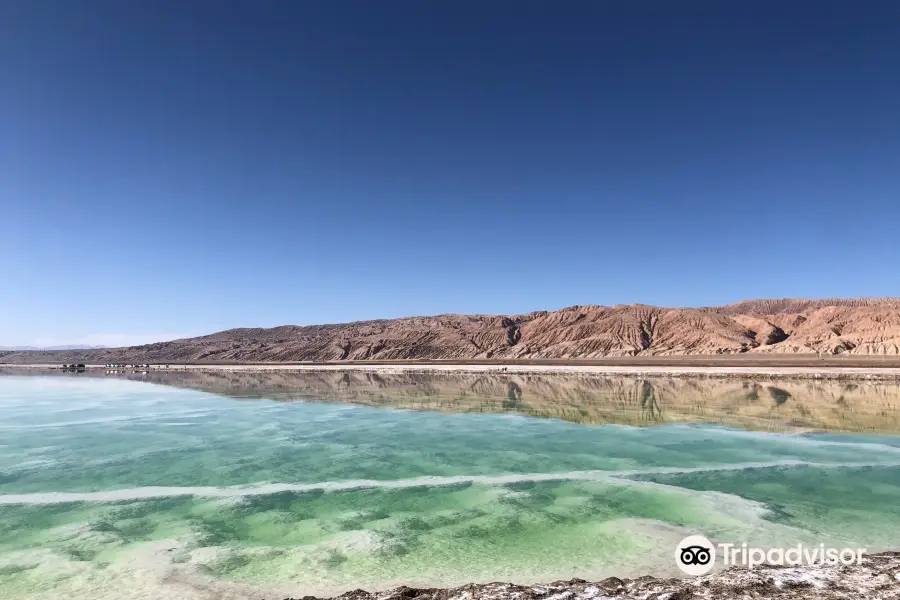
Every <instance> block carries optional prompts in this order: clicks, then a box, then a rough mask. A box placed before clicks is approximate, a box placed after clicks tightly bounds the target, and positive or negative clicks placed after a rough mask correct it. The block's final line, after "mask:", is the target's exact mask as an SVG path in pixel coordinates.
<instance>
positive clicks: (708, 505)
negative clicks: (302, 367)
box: [0, 376, 900, 599]
mask: <svg viewBox="0 0 900 600" xmlns="http://www.w3.org/2000/svg"><path fill="white" fill-rule="evenodd" d="M385 393H387V394H389V393H390V390H389V389H388V390H386V391H385ZM0 411H2V412H0V533H2V535H0V597H3V598H37V597H41V598H48V597H49V598H53V597H59V598H122V597H134V598H186V599H188V598H191V599H192V598H204V597H209V594H210V590H214V592H215V594H217V595H219V596H221V597H232V598H260V597H271V598H275V597H281V594H283V595H288V594H291V595H294V596H300V595H303V594H306V593H318V594H326V593H334V592H340V591H346V590H349V589H354V588H358V587H364V588H369V589H374V588H384V587H388V586H391V585H399V584H409V585H424V586H437V585H453V584H461V583H465V582H469V581H488V580H497V579H503V580H514V581H522V582H531V581H538V580H552V579H559V578H568V577H576V576H577V577H582V578H595V577H602V576H607V575H612V574H616V575H619V576H623V575H626V576H630V575H642V574H648V573H649V574H657V575H674V574H676V571H674V564H673V561H672V550H673V548H674V547H675V544H676V543H677V542H678V541H679V540H680V539H681V538H683V537H685V536H686V535H689V534H694V533H700V534H704V535H706V536H707V537H709V538H711V539H714V540H721V541H730V542H737V543H740V542H743V541H746V542H748V543H749V544H751V545H757V546H771V545H784V544H796V543H798V542H803V543H809V544H815V545H818V544H819V543H827V544H834V545H840V546H845V545H853V546H854V547H857V546H858V547H866V548H868V549H870V550H878V549H886V548H891V547H897V546H900V512H898V510H897V507H896V499H897V498H900V466H898V465H900V437H897V436H892V435H879V436H864V435H834V434H826V433H821V434H803V435H799V434H795V435H788V434H775V433H756V432H749V431H742V430H738V429H733V428H726V427H715V426H709V425H690V424H677V425H659V426H653V427H644V428H636V427H630V426H622V425H583V424H576V423H569V422H564V421H560V420H554V419H535V418H530V417H525V416H517V415H506V414H448V413H438V412H413V411H406V410H396V409H386V408H369V407H361V406H352V405H345V404H339V403H316V402H290V403H286V402H276V401H271V400H266V399H252V400H251V399H243V400H236V399H232V398H228V397H224V396H219V395H213V394H209V393H204V392H198V391H193V390H184V389H175V388H170V387H165V386H160V385H153V384H148V383H139V382H132V381H124V380H116V379H93V378H77V377H74V378H61V377H12V376H7V377H0ZM123 585H125V586H127V589H128V590H129V591H128V593H127V594H125V595H123V591H122V590H123V587H122V586H123Z"/></svg>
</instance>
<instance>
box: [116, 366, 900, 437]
mask: <svg viewBox="0 0 900 600" xmlns="http://www.w3.org/2000/svg"><path fill="white" fill-rule="evenodd" d="M104 376H105V377H127V378H129V379H136V380H141V381H148V382H153V383H160V384H165V385H169V386H174V387H182V388H190V389H196V390H203V391H206V392H212V393H216V394H220V395H224V396H230V397H235V398H269V399H275V400H284V401H288V400H305V401H315V402H347V403H353V404H361V405H367V406H379V407H392V408H402V409H408V410H435V411H447V412H476V413H477V412H483V413H503V412H506V413H516V414H522V415H529V416H534V417H546V418H557V419H564V420H566V421H572V422H577V423H618V424H626V425H656V424H660V423H706V424H718V425H728V426H735V427H742V428H747V429H758V430H781V431H786V430H792V431H797V430H801V431H802V430H831V431H852V432H860V433H893V432H898V431H900V383H897V382H884V381H857V382H849V381H820V380H814V379H765V378H760V379H746V378H735V379H728V378H709V379H706V378H697V377H683V378H676V377H638V376H621V375H616V376H599V375H594V374H586V375H568V374H566V375H564V374H555V373H554V374H545V375H535V374H504V373H439V372H429V373H421V372H419V373H415V372H406V373H377V372H366V371H274V372H258V371H257V372H253V371H219V370H210V371H202V370H190V371H152V372H149V373H146V374H124V375H123V374H117V375H104Z"/></svg>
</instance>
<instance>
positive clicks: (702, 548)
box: [675, 535, 716, 575]
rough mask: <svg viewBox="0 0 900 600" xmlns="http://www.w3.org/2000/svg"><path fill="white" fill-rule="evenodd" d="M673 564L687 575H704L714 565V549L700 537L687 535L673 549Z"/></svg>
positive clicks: (707, 541)
mask: <svg viewBox="0 0 900 600" xmlns="http://www.w3.org/2000/svg"><path fill="white" fill-rule="evenodd" d="M675 564H677V565H678V568H679V569H681V570H682V571H684V572H685V573H686V574H688V575H705V574H706V573H709V572H710V570H711V569H712V568H713V566H714V565H715V564H716V547H715V546H713V544H712V542H710V541H709V540H708V539H706V538H705V537H703V536H702V535H689V536H688V537H686V538H684V539H683V540H681V542H680V543H679V544H678V546H676V547H675Z"/></svg>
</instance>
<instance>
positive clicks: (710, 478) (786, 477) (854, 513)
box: [638, 466, 900, 551]
mask: <svg viewBox="0 0 900 600" xmlns="http://www.w3.org/2000/svg"><path fill="white" fill-rule="evenodd" d="M638 479H641V480H645V481H654V482H658V483H665V484H669V485H673V486H678V487H680V488H684V489H692V490H704V491H718V492H724V493H727V494H733V495H737V496H740V497H743V498H747V499H749V500H754V501H757V502H760V503H762V504H764V505H765V506H766V507H767V509H768V513H767V515H766V518H767V519H769V520H771V521H773V522H777V523H783V524H786V525H790V526H792V527H796V528H798V529H802V530H804V531H807V532H809V533H810V534H812V535H814V536H819V537H820V538H823V541H825V540H837V541H841V542H843V543H846V544H853V545H857V546H863V547H867V548H869V549H870V550H873V551H874V550H879V549H888V548H897V547H900V507H898V499H900V467H890V466H872V467H856V468H851V467H835V468H819V467H812V466H798V467H792V468H767V469H763V468H760V469H747V470H743V471H740V472H733V473H730V472H717V473H715V474H713V473H704V472H697V473H681V474H670V475H646V476H641V477H638ZM749 541H752V540H749Z"/></svg>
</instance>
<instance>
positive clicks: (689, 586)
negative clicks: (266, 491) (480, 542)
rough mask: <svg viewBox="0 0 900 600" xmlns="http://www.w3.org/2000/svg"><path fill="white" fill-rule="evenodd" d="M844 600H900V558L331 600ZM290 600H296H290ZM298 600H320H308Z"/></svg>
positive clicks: (356, 594)
mask: <svg viewBox="0 0 900 600" xmlns="http://www.w3.org/2000/svg"><path fill="white" fill-rule="evenodd" d="M611 598H617V599H619V600H744V599H747V598H771V599H776V598H777V599H780V600H831V599H833V600H838V599H842V600H843V599H846V598H878V599H879V600H898V599H900V552H882V553H878V554H868V555H866V556H865V558H864V559H863V561H862V564H859V565H827V564H826V565H823V564H815V565H804V566H785V567H781V566H771V565H761V566H759V567H756V568H754V569H748V568H746V567H732V568H730V569H727V570H725V571H718V572H713V573H710V574H708V575H703V576H700V577H695V578H687V579H676V578H672V579H658V578H655V577H650V576H645V577H639V578H637V579H619V578H618V577H608V578H607V579H604V580H602V581H598V582H593V583H592V582H588V581H585V580H583V579H571V580H568V581H554V582H552V583H545V584H535V585H516V584H512V583H485V584H474V583H473V584H469V585H464V586H460V587H455V588H426V589H419V588H410V587H405V586H403V587H398V588H394V589H392V590H386V591H381V592H367V591H365V590H353V591H350V592H346V593H344V594H341V595H339V596H334V597H332V598H330V599H327V600H413V599H414V600H608V599H611ZM285 600H295V599H294V598H286V599H285ZM296 600H320V599H319V598H316V597H315V596H304V597H303V598H302V599H296Z"/></svg>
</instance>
